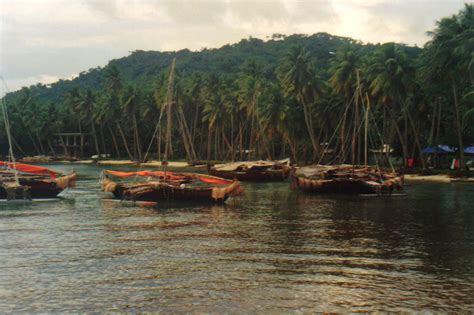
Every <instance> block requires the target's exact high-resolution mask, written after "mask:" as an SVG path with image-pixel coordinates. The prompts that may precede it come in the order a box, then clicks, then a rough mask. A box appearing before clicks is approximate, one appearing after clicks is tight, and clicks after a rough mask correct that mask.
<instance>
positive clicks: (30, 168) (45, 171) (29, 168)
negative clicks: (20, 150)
mask: <svg viewBox="0 0 474 315" xmlns="http://www.w3.org/2000/svg"><path fill="white" fill-rule="evenodd" d="M0 166H3V167H7V168H9V169H14V170H17V171H18V172H22V173H28V174H37V175H47V176H49V177H51V178H56V177H57V176H58V172H55V171H53V170H50V169H49V168H46V167H41V166H36V165H30V164H23V163H11V162H4V161H0Z"/></svg>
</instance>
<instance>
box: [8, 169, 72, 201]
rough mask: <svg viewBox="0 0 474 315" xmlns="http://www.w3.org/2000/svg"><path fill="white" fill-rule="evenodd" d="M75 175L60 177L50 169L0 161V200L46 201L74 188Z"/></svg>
mask: <svg viewBox="0 0 474 315" xmlns="http://www.w3.org/2000/svg"><path fill="white" fill-rule="evenodd" d="M75 184H76V174H74V173H72V174H69V175H62V174H60V173H59V172H56V171H53V170H51V169H48V168H45V167H41V166H36V165H29V164H23V163H11V162H3V161H0V199H48V198H55V197H57V196H58V195H59V194H60V193H61V192H62V191H63V190H64V189H66V188H69V187H74V186H75Z"/></svg>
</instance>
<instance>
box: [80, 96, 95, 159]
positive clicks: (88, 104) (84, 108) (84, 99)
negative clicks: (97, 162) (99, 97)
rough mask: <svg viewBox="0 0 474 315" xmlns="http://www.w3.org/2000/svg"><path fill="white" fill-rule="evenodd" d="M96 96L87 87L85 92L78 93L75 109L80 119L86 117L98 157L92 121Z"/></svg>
mask: <svg viewBox="0 0 474 315" xmlns="http://www.w3.org/2000/svg"><path fill="white" fill-rule="evenodd" d="M95 102H96V97H95V95H94V94H93V93H92V91H91V90H90V89H87V90H86V91H85V93H83V94H81V95H80V99H79V102H78V103H76V106H75V110H76V111H77V112H78V113H79V115H80V117H81V119H86V120H87V121H88V122H89V123H90V125H91V129H92V136H93V138H94V145H95V150H96V153H97V156H99V157H100V150H99V141H98V140H97V133H96V130H95V122H94V112H95V106H96V103H95Z"/></svg>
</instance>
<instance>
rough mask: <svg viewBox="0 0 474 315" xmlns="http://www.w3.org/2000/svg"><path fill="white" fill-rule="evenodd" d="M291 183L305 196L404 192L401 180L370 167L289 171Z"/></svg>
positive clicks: (343, 166)
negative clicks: (305, 194) (308, 194)
mask: <svg viewBox="0 0 474 315" xmlns="http://www.w3.org/2000/svg"><path fill="white" fill-rule="evenodd" d="M291 183H292V187H293V188H297V189H299V190H301V191H303V192H307V193H317V194H334V193H335V194H364V195H367V194H373V195H390V194H392V192H393V191H394V190H398V191H400V190H402V189H403V176H400V175H398V174H397V173H395V172H389V171H383V170H381V169H379V168H376V167H369V166H352V165H337V166H329V165H316V166H307V167H302V168H299V169H298V170H292V172H291Z"/></svg>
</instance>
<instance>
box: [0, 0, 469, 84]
mask: <svg viewBox="0 0 474 315" xmlns="http://www.w3.org/2000/svg"><path fill="white" fill-rule="evenodd" d="M462 6H463V1H459V0H450V1H428V0H415V1H410V0H315V1H306V0H301V1H299V0H280V1H270V0H263V1H262V0H260V1H249V0H240V1H232V0H204V1H198V0H183V1H172V0H142V1H139V0H116V1H113V0H111V1H106V0H75V1H70V0H41V1H34V0H0V45H1V49H0V74H1V75H2V76H3V77H5V78H6V79H7V81H9V82H12V84H11V86H15V87H21V85H22V84H20V83H19V82H24V83H23V85H27V84H29V83H30V82H32V81H31V80H36V79H37V80H39V81H38V82H42V83H49V80H50V79H51V78H67V77H68V76H70V75H71V73H79V72H81V71H84V70H87V69H89V68H93V67H97V66H104V65H106V64H107V62H108V61H109V60H111V59H114V58H119V57H122V56H125V55H128V54H129V52H130V51H134V50H179V49H184V48H188V49H191V50H199V49H202V48H204V47H206V48H216V47H220V46H222V45H225V44H229V43H235V42H238V41H239V40H240V39H242V38H248V37H249V36H252V37H257V38H262V39H266V38H268V37H269V36H271V35H272V34H274V33H280V34H285V35H291V34H294V33H298V34H313V33H317V32H327V33H331V34H334V35H339V36H346V37H352V38H354V39H358V40H361V41H363V42H373V43H377V42H388V41H396V42H403V43H406V44H411V45H414V44H417V45H419V46H422V45H423V44H424V42H426V41H427V40H428V37H427V35H426V31H428V30H430V29H432V28H433V27H434V25H435V20H437V19H440V18H441V17H443V16H447V15H451V14H454V13H456V12H457V11H459V10H460V9H461V8H462ZM13 82H15V83H13ZM17 83H18V84H17ZM33 83H36V82H33Z"/></svg>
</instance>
